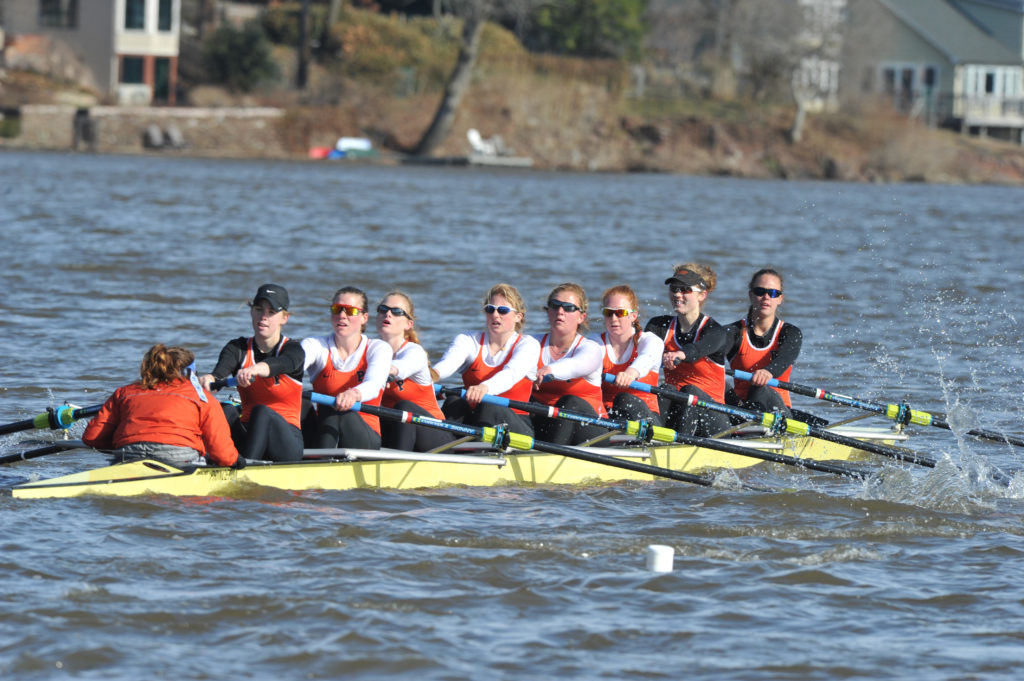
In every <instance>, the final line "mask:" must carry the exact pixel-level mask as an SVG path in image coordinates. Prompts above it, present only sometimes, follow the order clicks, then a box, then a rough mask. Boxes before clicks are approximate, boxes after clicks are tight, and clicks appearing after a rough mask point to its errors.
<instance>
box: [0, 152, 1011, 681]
mask: <svg viewBox="0 0 1024 681" xmlns="http://www.w3.org/2000/svg"><path fill="white" fill-rule="evenodd" d="M1021 206H1024V191H1022V190H1020V189H1015V188H996V187H951V186H925V185H907V186H865V185H850V184H838V183H783V182H760V181H742V180H733V179H709V178H687V177H668V176H650V175H642V176H633V175H576V174H551V173H539V172H487V171H467V170H454V169H453V170H439V169H421V168H382V167H359V166H347V165H341V164H326V163H321V164H313V163H263V162H216V161H200V160H180V159H160V158H119V157H93V156H67V155H56V154H25V153H4V154H0V224H2V234H3V236H2V244H3V247H4V251H5V255H6V258H5V268H4V271H3V274H2V278H0V281H2V282H3V295H0V312H2V314H0V334H2V335H0V338H2V339H3V342H4V345H5V349H6V352H5V353H4V354H5V356H6V357H7V359H6V360H5V361H4V362H3V363H2V364H0V423H8V422H11V421H15V420H20V419H23V418H27V417H29V416H31V415H34V414H36V413H38V412H40V411H42V410H43V409H45V408H46V406H48V405H50V404H59V403H62V402H64V401H65V400H68V401H71V402H74V403H77V404H95V403H98V402H100V401H102V400H103V399H104V398H105V397H106V395H107V393H109V391H111V390H113V389H114V388H116V387H117V386H119V385H122V384H124V383H127V382H130V381H131V380H133V379H134V378H135V376H136V372H137V367H138V362H139V359H140V358H141V355H142V353H143V352H144V351H145V350H146V348H148V347H149V345H151V344H152V343H153V342H156V341H161V342H169V343H182V344H186V345H188V346H190V347H192V348H193V349H194V350H195V351H196V353H197V356H198V360H199V364H200V368H203V367H206V368H209V367H211V366H212V364H213V363H214V361H215V360H216V356H217V353H218V351H219V349H220V347H221V346H222V345H223V343H224V342H225V341H226V340H227V339H228V338H230V337H233V336H237V335H242V334H244V333H246V332H247V330H248V314H247V313H246V311H245V309H244V308H243V307H242V305H243V303H244V301H246V300H247V299H248V298H249V297H250V296H251V294H252V292H253V291H254V290H255V288H256V286H257V285H259V284H260V283H262V282H264V281H267V280H274V281H277V282H279V283H282V284H284V285H286V286H287V287H288V288H289V290H290V292H291V294H292V301H293V313H294V314H293V317H292V320H291V321H290V322H289V324H288V327H287V330H288V332H289V333H290V335H292V336H296V337H301V336H305V335H312V334H319V333H324V332H326V331H327V316H326V310H325V309H324V308H325V305H326V303H327V302H328V299H329V297H330V295H331V293H332V292H333V291H334V290H335V289H336V288H337V287H339V286H341V285H344V284H355V285H358V286H361V287H363V288H365V289H366V290H367V291H368V292H369V293H370V297H371V300H373V301H375V300H377V299H379V297H380V296H382V295H383V294H384V293H385V292H386V291H387V290H389V289H391V288H393V287H396V286H398V287H401V288H403V289H405V290H407V291H409V292H410V293H411V294H412V295H413V297H414V299H415V301H416V304H417V312H418V315H419V317H420V327H421V335H422V338H423V341H424V344H425V346H426V347H427V349H428V350H429V351H430V352H431V354H432V355H433V356H435V357H436V356H438V355H439V354H440V353H441V352H442V351H443V350H444V348H445V347H446V345H447V342H448V340H449V339H450V338H451V336H453V335H454V334H455V333H457V332H458V331H461V330H464V329H467V328H475V327H476V326H477V325H478V323H479V312H478V310H479V303H480V299H481V298H482V296H483V294H484V292H485V291H486V289H487V288H488V287H489V286H490V285H491V284H493V283H495V282H496V281H498V280H508V281H509V282H511V283H513V284H515V285H517V286H518V287H519V288H520V290H521V291H522V292H523V293H524V295H525V296H526V298H527V300H528V301H529V302H530V304H531V306H532V307H531V309H530V311H529V312H530V314H529V315H528V319H527V326H528V330H530V329H531V328H532V329H533V330H539V328H540V327H539V324H540V320H541V317H542V315H541V313H540V306H541V305H542V303H543V300H544V298H545V295H546V293H547V291H548V290H549V289H550V288H551V287H552V286H553V285H555V284H557V283H560V282H562V281H565V280H576V281H579V282H580V283H581V284H583V285H584V286H585V287H586V288H587V290H588V291H589V292H590V293H591V295H592V297H597V296H599V294H600V292H601V291H602V290H603V289H604V288H605V287H607V286H610V285H612V284H616V283H621V282H627V283H630V284H632V285H633V286H634V288H636V289H637V290H638V291H639V292H640V294H641V296H642V298H643V299H644V301H645V303H646V309H645V311H644V312H645V314H648V315H649V314H655V313H659V312H662V311H664V310H666V309H667V304H666V303H665V301H664V297H663V290H664V287H663V286H662V284H661V282H662V281H663V279H664V278H665V277H666V276H667V274H668V273H669V272H670V271H671V265H672V264H673V263H675V262H682V261H685V260H698V261H704V262H708V263H710V264H712V265H713V266H714V267H715V268H716V270H717V271H718V274H719V277H720V279H719V285H718V290H717V291H715V293H714V294H712V297H711V300H710V302H709V306H708V311H709V312H710V313H711V314H712V315H714V316H715V317H717V318H718V319H719V320H720V321H723V322H728V321H732V320H733V319H736V318H738V317H740V316H741V315H742V313H743V311H744V304H745V296H744V291H745V286H746V281H747V278H748V277H749V275H750V273H751V272H752V271H753V270H754V269H756V268H758V267H760V266H762V265H766V264H771V265H775V266H777V267H779V268H781V269H782V270H783V271H784V272H785V273H786V274H787V280H786V291H787V296H786V304H785V306H784V309H783V316H784V317H785V318H786V319H787V320H789V321H791V322H793V323H795V324H797V325H798V326H800V327H801V328H802V330H803V332H804V337H805V344H804V350H803V354H802V356H801V361H800V364H799V366H798V368H797V371H796V372H795V374H794V380H796V381H799V382H802V383H807V384H811V385H816V386H819V387H823V388H827V389H830V390H833V391H836V392H841V393H844V394H850V395H855V396H858V397H864V398H868V399H874V400H879V401H898V400H900V399H908V400H909V401H910V402H911V403H912V404H913V405H914V406H915V407H917V408H922V409H930V410H935V411H948V412H950V416H951V418H952V419H953V421H954V423H955V424H957V427H958V428H961V429H962V428H963V427H965V426H966V427H983V428H987V429H998V430H1005V431H1006V432H1008V433H1011V434H1014V435H1016V436H1018V437H1020V436H1022V433H1024V388H1022V383H1021V379H1020V376H1021V375H1022V368H1024V359H1022V342H1021V330H1022V327H1021V322H1020V321H1019V315H1020V314H1021V313H1020V304H1019V296H1018V295H1017V292H1018V289H1019V288H1020V287H1021V284H1022V283H1024V280H1022V276H1021V269H1020V263H1021V259H1022V256H1024V234H1022V230H1021V217H1020V210H1021ZM531 322H532V325H531ZM595 323H596V324H600V321H599V320H595ZM795 400H796V403H797V405H798V406H800V407H803V408H805V409H807V410H813V411H815V412H817V413H820V414H822V415H824V416H826V417H828V418H831V419H839V418H843V417H845V416H849V415H853V412H850V411H849V410H846V409H843V408H839V407H829V406H828V405H820V404H816V403H813V402H812V401H810V400H809V399H808V398H801V397H796V398H795ZM868 422H871V423H881V420H880V419H879V418H878V417H872V418H871V419H869V420H868ZM77 428H80V427H76V430H74V431H73V434H74V433H77V432H78V430H77ZM44 436H48V435H45V434H44ZM22 437H23V436H8V437H5V438H0V454H3V453H9V452H12V451H18V449H19V444H18V443H19V442H20V440H21V438H22ZM912 442H913V446H914V447H915V448H916V449H919V450H920V451H924V452H928V453H929V454H931V455H934V456H936V457H939V458H942V459H943V460H944V462H943V464H942V465H940V467H939V468H938V469H936V470H934V471H931V470H925V469H921V468H914V469H910V468H908V469H901V468H898V467H893V466H883V464H882V463H878V464H877V465H878V467H879V470H880V471H883V472H882V473H881V474H880V475H879V476H878V477H877V478H874V479H872V480H869V481H868V482H866V483H857V482H851V481H848V480H845V479H840V478H835V477H832V476H827V475H824V474H813V473H812V474H808V473H803V472H796V473H794V472H792V470H791V469H784V470H783V469H776V468H771V467H764V468H759V469H757V470H755V471H751V472H746V473H744V474H743V479H744V480H748V481H753V482H757V483H758V484H765V485H770V486H772V487H777V488H780V489H783V490H784V491H781V492H777V493H761V492H751V491H743V490H738V489H735V488H733V487H730V486H728V485H726V486H723V487H716V488H712V489H704V488H699V487H694V486H690V485H686V484H683V483H675V482H657V483H650V484H634V483H631V484H621V485H611V486H607V487H581V488H571V487H570V488H565V487H561V488H545V487H540V488H503V489H445V490H425V491H419V492H402V493H397V492H390V491H370V490H359V491H353V492H309V493H300V494H292V493H283V492H275V491H265V492H253V493H252V495H251V496H250V497H249V498H244V499H177V498H161V497H153V498H140V499H128V500H111V499H78V500H64V501H61V500H56V501H46V500H42V501H16V500H13V499H11V498H10V497H9V496H0V527H2V528H3V530H2V535H0V574H3V575H4V577H5V579H4V586H5V588H4V589H3V590H2V591H0V675H2V676H3V678H17V679H36V678H40V679H41V678H57V677H67V676H70V677H72V678H83V679H86V678H96V679H139V678H176V679H208V678H254V679H266V678H339V677H344V678H365V679H381V678H389V679H416V681H421V680H423V679H483V678H493V679H536V678H554V677H558V678H565V679H591V678H615V679H619V678H671V679H675V678H716V679H718V678H722V679H743V680H747V679H836V678H906V679H920V678H929V679H1011V678H1013V679H1015V678H1018V677H1019V666H1020V664H1021V663H1022V662H1024V643H1022V642H1024V589H1022V588H1021V586H1020V576H1019V575H1020V573H1021V569H1022V566H1024V541H1022V525H1021V520H1022V517H1024V503H1022V496H1024V476H1019V477H1018V478H1015V480H1014V483H1013V484H1012V485H1011V486H1010V488H1009V489H1006V488H1003V487H999V486H995V485H992V484H989V483H986V482H979V476H978V475H977V473H978V472H979V471H981V470H984V469H985V468H986V467H988V466H997V467H999V468H1001V469H1002V470H1005V471H1009V472H1012V471H1014V470H1017V469H1021V468H1024V462H1022V461H1021V454H1022V452H1021V451H1020V450H1019V449H1017V448H1013V447H1009V446H1006V445H997V444H991V443H984V442H979V441H977V440H974V439H971V438H964V437H959V436H958V435H957V434H954V433H949V432H946V431H941V430H938V429H930V431H929V432H918V433H917V434H916V436H915V438H914V440H913V441H912ZM21 447H23V445H22V446H21ZM90 457H94V458H90ZM99 461H100V459H99V458H98V457H95V455H88V454H65V455H55V456H51V457H46V458H42V459H36V460H33V461H30V462H24V463H20V464H16V465H8V466H3V467H0V486H2V487H4V488H9V487H10V486H12V485H14V484H17V483H18V482H21V481H24V480H27V479H29V478H35V477H42V476H51V475H57V474H62V473H68V472H71V471H74V470H79V469H82V468H84V467H86V466H88V465H93V464H96V463H99ZM981 479H984V476H981ZM654 543H658V544H668V545H671V546H673V547H675V549H676V552H677V553H676V562H675V568H676V569H675V571H674V572H672V573H669V574H665V575H657V574H653V573H649V572H646V571H645V570H644V549H645V547H646V546H647V545H649V544H654Z"/></svg>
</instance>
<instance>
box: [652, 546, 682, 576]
mask: <svg viewBox="0 0 1024 681" xmlns="http://www.w3.org/2000/svg"><path fill="white" fill-rule="evenodd" d="M675 553H676V550H675V549H674V548H672V547H671V546H665V545H663V544H651V545H650V546H648V547H647V569H648V570H650V571H651V572H672V561H673V560H674V559H675Z"/></svg>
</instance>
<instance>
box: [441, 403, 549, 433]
mask: <svg viewBox="0 0 1024 681" xmlns="http://www.w3.org/2000/svg"><path fill="white" fill-rule="evenodd" d="M441 411H442V412H443V413H444V415H445V418H446V419H448V420H449V421H455V422H457V423H465V424H466V425H467V426H496V425H499V424H505V425H506V426H508V430H509V431H511V432H513V433H519V434H521V435H529V436H530V437H533V423H531V422H530V419H529V417H528V416H526V415H525V414H517V413H516V412H514V411H512V410H511V409H510V408H509V407H502V406H499V405H496V404H490V403H489V402H481V403H480V404H478V405H477V406H476V409H473V408H472V407H470V406H469V402H467V401H466V398H464V397H449V398H448V399H447V400H445V403H444V406H443V407H441Z"/></svg>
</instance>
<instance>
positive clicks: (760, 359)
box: [729, 319, 793, 407]
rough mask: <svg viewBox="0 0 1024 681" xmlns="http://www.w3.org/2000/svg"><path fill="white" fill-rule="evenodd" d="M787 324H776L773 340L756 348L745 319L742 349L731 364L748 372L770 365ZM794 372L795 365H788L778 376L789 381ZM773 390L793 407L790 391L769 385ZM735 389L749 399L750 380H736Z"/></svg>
mask: <svg viewBox="0 0 1024 681" xmlns="http://www.w3.org/2000/svg"><path fill="white" fill-rule="evenodd" d="M783 324H785V322H783V321H782V320H779V323H778V324H777V325H776V326H775V333H774V334H772V342H771V343H769V344H768V345H766V346H765V347H763V348H755V347H754V346H753V345H752V344H751V342H750V339H749V338H748V337H747V320H746V319H744V320H743V338H742V339H740V349H739V351H737V353H736V356H735V357H733V358H732V359H731V360H729V366H730V367H732V368H733V369H738V370H739V371H746V372H748V373H754V372H755V371H757V370H758V369H763V368H764V367H765V366H767V365H768V362H769V361H770V360H771V353H772V350H774V349H775V348H776V347H778V344H779V333H780V332H781V331H782V326H783ZM792 373H793V365H792V364H791V365H789V366H788V367H786V370H785V371H783V372H782V375H780V376H776V378H777V379H778V380H780V381H788V380H789V375H790V374H792ZM769 387H770V388H771V389H772V390H774V391H775V392H777V393H779V395H781V396H782V401H783V402H784V403H785V404H786V406H787V407H792V406H793V403H792V402H791V401H790V398H789V391H788V390H783V389H782V388H776V387H775V386H769ZM733 391H734V392H735V393H736V395H737V396H738V397H739V398H740V399H741V400H745V399H747V395H749V394H750V381H736V382H735V383H734V384H733Z"/></svg>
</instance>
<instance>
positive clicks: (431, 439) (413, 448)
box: [380, 400, 457, 452]
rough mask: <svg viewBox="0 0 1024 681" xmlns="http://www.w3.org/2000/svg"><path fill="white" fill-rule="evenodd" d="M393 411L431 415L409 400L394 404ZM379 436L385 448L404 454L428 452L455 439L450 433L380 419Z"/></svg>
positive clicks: (454, 435) (428, 427) (453, 434)
mask: <svg viewBox="0 0 1024 681" xmlns="http://www.w3.org/2000/svg"><path fill="white" fill-rule="evenodd" d="M393 409H399V410H401V411H407V412H409V413H410V414H416V415H417V416H430V415H431V414H430V412H428V411H427V410H426V409H424V408H423V407H421V406H420V405H418V404H416V403H414V402H410V401H409V400H399V401H398V402H395V404H394V407H393ZM380 435H381V441H382V442H383V444H384V446H385V447H390V448H391V449H401V450H403V451H406V452H429V451H431V450H433V449H437V448H438V447H443V446H444V445H446V444H448V443H449V442H451V441H453V440H454V439H455V438H456V437H457V436H456V434H455V433H452V432H450V431H446V430H440V429H438V428H431V427H430V426H418V425H416V424H415V423H399V422H398V421H392V420H391V419H381V422H380Z"/></svg>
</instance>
